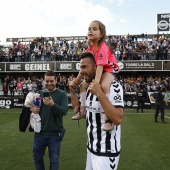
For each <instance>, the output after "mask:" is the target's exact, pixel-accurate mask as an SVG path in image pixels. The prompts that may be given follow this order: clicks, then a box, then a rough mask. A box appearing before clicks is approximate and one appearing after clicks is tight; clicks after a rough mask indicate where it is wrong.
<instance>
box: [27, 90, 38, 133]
mask: <svg viewBox="0 0 170 170" xmlns="http://www.w3.org/2000/svg"><path fill="white" fill-rule="evenodd" d="M24 105H25V107H29V108H31V107H33V106H34V105H35V106H38V107H40V106H41V97H40V94H39V93H33V92H29V93H28V94H27V96H26V99H25V103H24ZM30 125H31V127H32V128H33V129H34V132H40V130H41V118H40V115H39V114H37V113H31V115H30Z"/></svg>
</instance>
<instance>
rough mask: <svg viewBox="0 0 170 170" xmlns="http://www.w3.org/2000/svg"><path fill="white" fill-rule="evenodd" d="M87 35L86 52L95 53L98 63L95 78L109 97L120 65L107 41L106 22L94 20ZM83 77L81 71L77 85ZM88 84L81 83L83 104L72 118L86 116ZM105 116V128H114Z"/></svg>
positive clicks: (76, 109) (76, 118) (107, 129)
mask: <svg viewBox="0 0 170 170" xmlns="http://www.w3.org/2000/svg"><path fill="white" fill-rule="evenodd" d="M87 37H88V45H89V48H88V49H87V50H86V52H91V53H92V54H93V56H94V57H95V60H96V64H97V71H96V76H95V80H96V81H97V82H98V83H100V84H101V86H102V90H103V92H104V93H105V95H106V96H107V97H108V98H109V91H110V85H111V83H112V82H113V80H114V79H115V78H116V76H115V73H118V72H119V66H118V65H117V60H116V57H115V56H114V54H113V53H112V49H111V47H109V46H108V45H107V44H106V43H105V38H106V29H105V26H104V24H103V23H101V22H100V21H96V20H95V21H92V22H91V23H90V25H89V28H88V35H87ZM81 79H82V75H81V74H80V72H79V74H78V76H77V78H76V81H75V83H76V85H78V84H80V81H81ZM88 85H89V84H88V83H86V82H85V81H83V82H82V83H81V84H80V102H81V106H80V108H77V107H76V108H75V110H74V112H75V113H76V115H75V116H73V117H72V120H79V119H81V118H83V117H85V116H86V108H85V98H86V90H87V87H88ZM103 118H104V120H105V124H104V127H103V130H105V131H110V130H112V129H113V128H114V124H113V122H111V121H110V120H108V118H107V117H106V115H105V114H104V116H103Z"/></svg>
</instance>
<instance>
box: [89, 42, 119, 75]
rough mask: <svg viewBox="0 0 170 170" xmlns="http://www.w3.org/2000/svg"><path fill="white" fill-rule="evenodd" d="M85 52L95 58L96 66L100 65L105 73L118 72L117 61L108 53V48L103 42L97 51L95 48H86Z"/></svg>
mask: <svg viewBox="0 0 170 170" xmlns="http://www.w3.org/2000/svg"><path fill="white" fill-rule="evenodd" d="M86 52H91V53H92V54H93V56H94V57H95V61H96V64H97V66H98V65H102V66H103V70H104V71H105V72H113V73H117V72H119V66H118V65H117V59H116V57H115V56H114V54H113V53H112V52H111V51H110V48H109V47H108V46H107V45H106V43H105V42H102V44H101V46H100V48H99V49H98V50H97V47H96V46H93V47H91V48H88V49H87V50H86Z"/></svg>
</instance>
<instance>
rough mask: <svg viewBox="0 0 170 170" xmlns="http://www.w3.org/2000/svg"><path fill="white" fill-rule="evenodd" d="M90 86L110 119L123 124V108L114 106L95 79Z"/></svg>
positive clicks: (116, 123)
mask: <svg viewBox="0 0 170 170" xmlns="http://www.w3.org/2000/svg"><path fill="white" fill-rule="evenodd" d="M89 88H90V91H91V92H92V93H93V94H95V95H96V96H97V98H98V99H99V101H100V103H101V105H102V107H103V109H104V111H105V114H106V116H107V117H108V119H110V120H111V121H112V122H113V123H114V124H115V125H119V124H121V122H122V118H123V108H116V107H114V106H113V105H112V103H111V102H110V101H109V99H108V98H107V97H106V95H105V94H104V93H103V91H102V89H101V85H100V84H99V83H97V82H96V81H95V80H93V82H92V83H91V84H90V86H89Z"/></svg>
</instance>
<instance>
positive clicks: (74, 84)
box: [69, 79, 79, 93]
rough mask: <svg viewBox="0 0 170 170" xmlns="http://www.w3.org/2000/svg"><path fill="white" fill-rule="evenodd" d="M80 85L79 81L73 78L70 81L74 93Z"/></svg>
mask: <svg viewBox="0 0 170 170" xmlns="http://www.w3.org/2000/svg"><path fill="white" fill-rule="evenodd" d="M78 86H79V83H78V82H77V81H76V79H75V80H72V81H71V82H70V83H69V89H70V92H72V93H75V91H76V89H77V88H78Z"/></svg>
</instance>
